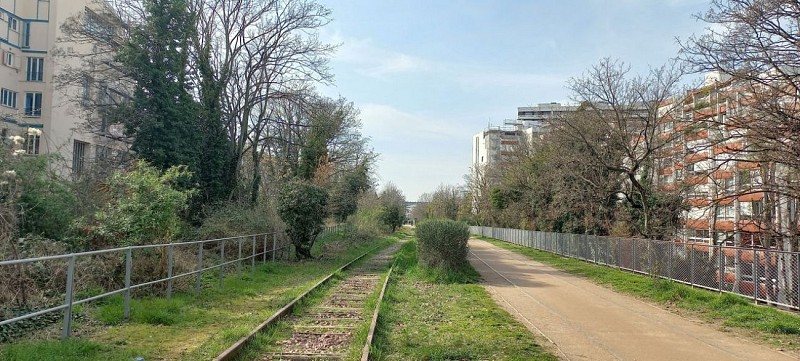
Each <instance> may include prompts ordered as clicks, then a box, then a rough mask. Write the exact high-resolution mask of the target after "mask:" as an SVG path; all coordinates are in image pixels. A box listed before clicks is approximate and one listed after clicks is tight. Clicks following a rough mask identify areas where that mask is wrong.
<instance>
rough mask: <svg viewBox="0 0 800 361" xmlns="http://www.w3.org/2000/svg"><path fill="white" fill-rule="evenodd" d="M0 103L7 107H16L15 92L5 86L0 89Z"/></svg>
mask: <svg viewBox="0 0 800 361" xmlns="http://www.w3.org/2000/svg"><path fill="white" fill-rule="evenodd" d="M0 104H2V105H3V106H6V107H9V108H16V107H17V92H15V91H11V90H8V89H6V88H2V89H0Z"/></svg>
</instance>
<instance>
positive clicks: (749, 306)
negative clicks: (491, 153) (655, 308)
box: [476, 237, 800, 350]
mask: <svg viewBox="0 0 800 361" xmlns="http://www.w3.org/2000/svg"><path fill="white" fill-rule="evenodd" d="M476 238H479V239H483V240H485V241H488V242H490V243H492V244H494V245H496V246H500V247H502V248H505V249H508V250H511V251H513V252H516V253H518V254H521V255H524V256H526V257H528V258H530V259H532V260H536V261H539V262H542V263H546V264H548V265H551V266H553V267H555V268H558V269H560V270H562V271H565V272H568V273H571V274H575V275H578V276H582V277H585V278H587V279H590V280H592V281H594V282H596V283H599V284H602V285H606V286H608V287H610V288H612V289H613V290H615V291H618V292H621V293H625V294H629V295H633V296H636V297H639V298H642V299H646V300H650V301H653V302H656V303H658V304H661V305H664V306H666V307H667V308H670V309H673V310H676V311H678V312H681V313H683V314H685V315H690V316H694V317H699V318H702V319H705V320H706V321H708V322H712V323H714V324H717V325H719V326H720V327H722V328H731V329H734V330H735V331H736V332H739V333H744V334H749V335H751V337H754V338H758V339H761V340H763V341H766V342H768V343H771V344H773V345H776V346H779V347H782V348H786V349H793V350H796V349H800V337H799V336H798V335H800V315H798V314H796V313H790V312H785V311H781V310H778V309H775V308H772V307H766V306H760V305H755V304H753V303H752V302H750V300H748V299H746V298H744V297H741V296H737V295H733V294H729V293H719V292H712V291H708V290H704V289H699V288H692V287H690V286H687V285H684V284H682V283H678V282H673V281H668V280H663V279H660V278H653V277H648V276H643V275H638V274H633V273H630V272H625V271H621V270H618V269H615V268H610V267H605V266H599V265H594V264H590V263H587V262H583V261H579V260H576V259H571V258H564V257H561V256H559V255H555V254H552V253H547V252H542V251H538V250H535V249H532V248H528V247H523V246H518V245H515V244H512V243H508V242H503V241H499V240H495V239H492V238H488V237H476Z"/></svg>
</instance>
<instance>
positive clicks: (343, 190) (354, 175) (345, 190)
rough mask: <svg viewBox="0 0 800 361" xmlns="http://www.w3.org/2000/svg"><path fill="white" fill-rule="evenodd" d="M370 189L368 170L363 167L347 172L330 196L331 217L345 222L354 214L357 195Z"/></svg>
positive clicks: (356, 207)
mask: <svg viewBox="0 0 800 361" xmlns="http://www.w3.org/2000/svg"><path fill="white" fill-rule="evenodd" d="M371 187H372V184H371V182H370V179H369V169H368V168H367V167H366V166H365V165H360V166H358V167H356V169H354V170H353V171H350V172H347V173H346V174H345V175H344V177H343V179H342V180H341V181H340V182H338V183H337V184H336V186H335V188H334V191H333V194H331V204H330V206H331V215H333V216H334V217H336V219H337V220H338V221H339V222H344V221H346V220H347V217H349V216H351V215H353V214H355V213H356V210H357V209H358V197H359V195H361V193H363V192H365V191H366V190H368V189H370V188H371Z"/></svg>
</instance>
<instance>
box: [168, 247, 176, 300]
mask: <svg viewBox="0 0 800 361" xmlns="http://www.w3.org/2000/svg"><path fill="white" fill-rule="evenodd" d="M173 248H174V246H173V245H172V244H170V245H169V246H167V299H171V298H172V268H173V267H174V265H173V263H174V262H175V261H174V257H175V256H174V254H173Z"/></svg>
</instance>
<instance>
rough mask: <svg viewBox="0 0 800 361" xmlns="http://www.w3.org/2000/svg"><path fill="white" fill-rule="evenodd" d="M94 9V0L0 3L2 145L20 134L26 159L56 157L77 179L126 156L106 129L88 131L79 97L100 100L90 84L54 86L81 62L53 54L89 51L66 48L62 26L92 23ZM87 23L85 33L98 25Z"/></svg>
mask: <svg viewBox="0 0 800 361" xmlns="http://www.w3.org/2000/svg"><path fill="white" fill-rule="evenodd" d="M96 6H97V5H96V3H95V2H94V1H92V0H0V49H1V50H2V64H1V65H0V135H2V136H3V137H2V139H4V140H5V139H7V137H9V136H12V135H24V136H25V137H26V142H25V150H26V152H27V153H28V154H40V153H42V154H43V153H58V154H60V155H61V157H62V158H63V160H64V167H62V168H61V171H62V173H63V174H64V175H68V174H70V173H72V174H74V175H80V173H81V172H82V171H83V170H84V169H85V168H86V166H87V164H88V163H90V162H91V161H93V160H95V159H98V160H99V159H105V158H106V157H108V156H110V155H112V153H113V154H114V155H126V154H127V147H126V146H125V145H124V144H123V143H121V142H119V141H114V140H112V138H113V137H111V130H110V129H95V130H93V131H89V129H86V126H85V123H86V122H85V119H86V118H87V117H88V116H90V115H89V112H87V111H86V110H85V109H82V105H81V101H80V95H81V94H82V95H83V96H84V97H85V96H89V95H91V96H98V97H99V96H101V94H100V92H92V91H91V89H90V87H91V86H92V84H90V83H88V82H84V84H77V85H76V86H74V87H64V86H59V85H58V84H57V82H56V81H55V77H56V76H57V74H59V72H64V71H65V69H68V68H69V66H73V67H74V66H80V65H81V64H80V63H78V64H76V62H80V60H70V59H69V58H65V57H56V56H55V55H54V53H56V50H57V49H60V50H62V51H67V52H74V51H81V50H86V49H89V50H91V47H92V45H91V44H87V43H80V44H78V43H75V44H70V43H65V42H64V39H65V37H64V33H63V31H62V29H61V25H62V24H64V22H65V21H67V19H69V18H71V17H75V16H79V17H83V18H84V19H87V20H93V19H94V18H96V15H95V17H94V18H92V15H93V14H94V12H93V11H91V10H90V8H91V7H96ZM95 20H96V19H95ZM86 24H87V25H86V26H87V29H88V27H89V26H97V24H96V23H92V22H91V21H88V22H87V23H86ZM104 29H105V30H108V29H109V28H108V27H105V28H104ZM87 52H88V51H87ZM72 59H77V57H74V58H72ZM78 83H80V82H78ZM82 87H83V88H84V89H82ZM106 93H107V91H106ZM28 128H36V129H40V130H41V132H42V135H41V136H35V135H29V134H26V131H27V129H28Z"/></svg>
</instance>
